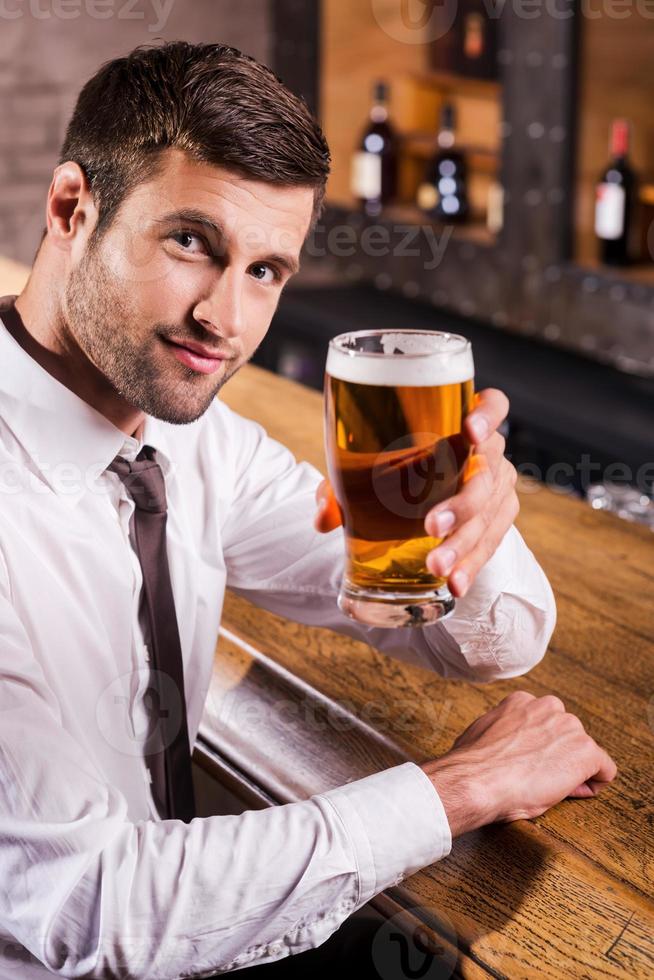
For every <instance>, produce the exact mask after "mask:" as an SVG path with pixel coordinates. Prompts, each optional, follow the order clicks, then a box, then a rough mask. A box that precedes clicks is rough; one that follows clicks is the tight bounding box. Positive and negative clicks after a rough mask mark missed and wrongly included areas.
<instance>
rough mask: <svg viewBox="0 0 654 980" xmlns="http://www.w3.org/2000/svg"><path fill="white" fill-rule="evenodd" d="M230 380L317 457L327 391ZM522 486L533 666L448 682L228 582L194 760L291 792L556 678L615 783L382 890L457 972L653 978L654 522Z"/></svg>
mask: <svg viewBox="0 0 654 980" xmlns="http://www.w3.org/2000/svg"><path fill="white" fill-rule="evenodd" d="M221 397H222V398H223V399H224V401H225V402H226V403H228V404H229V405H230V406H231V407H232V408H234V409H235V410H236V411H238V412H240V413H241V414H243V415H245V416H248V417H250V418H254V419H256V420H257V421H259V422H261V423H262V424H263V425H264V426H265V427H266V428H267V430H268V432H269V433H270V434H271V435H272V436H274V437H275V438H277V439H279V440H280V441H281V442H283V443H285V444H286V445H288V446H289V447H290V448H291V449H292V450H293V451H294V452H295V454H296V455H297V457H298V458H299V459H306V460H309V461H310V462H312V463H313V464H314V465H316V466H318V467H319V468H320V469H321V470H322V471H323V472H324V458H323V453H322V413H321V399H320V396H319V395H318V394H317V393H316V392H313V391H310V390H309V389H306V388H304V387H302V386H300V385H297V384H294V383H292V382H290V381H286V380H284V379H281V378H279V377H276V376H274V375H272V374H270V373H268V372H265V371H262V370H261V369H259V368H256V367H254V366H252V365H249V366H247V367H246V368H244V369H243V370H242V371H241V372H240V373H239V375H237V377H236V378H234V379H233V380H232V381H230V382H229V383H228V384H227V385H226V387H225V389H224V390H223V392H222V393H221ZM527 489H528V492H523V493H522V512H521V515H520V518H519V522H518V523H519V527H520V529H521V531H522V532H523V534H524V535H525V537H526V539H527V541H528V543H529V545H530V547H531V548H532V550H533V551H534V552H535V554H536V556H537V558H538V559H539V561H540V562H541V564H542V565H543V567H544V569H545V571H546V572H547V574H548V576H549V578H550V581H551V583H552V585H553V588H554V590H555V593H556V596H557V603H558V614H559V615H558V625H557V628H556V632H555V634H554V637H553V640H552V642H551V645H550V649H549V651H548V653H547V655H546V657H545V658H544V660H543V661H542V662H541V663H540V664H539V665H538V667H537V668H536V669H535V670H533V671H532V672H531V673H530V674H528V675H527V676H526V677H523V678H518V679H516V680H510V681H505V682H499V683H494V684H490V685H475V684H466V683H462V682H449V681H446V680H443V679H442V678H440V677H439V676H437V675H436V674H433V673H431V672H428V671H426V670H422V669H420V668H415V667H411V666H405V665H404V664H402V663H400V662H398V661H396V660H392V659H390V658H388V657H385V656H383V655H381V654H379V653H377V652H376V651H374V650H372V649H370V648H369V647H367V646H366V645H365V644H362V643H357V642H355V641H353V640H350V639H349V638H347V637H343V636H340V635H337V634H335V633H333V632H330V631H327V630H318V629H310V628H307V627H304V626H300V625H298V624H295V623H291V622H288V621H285V620H282V619H280V618H278V617H276V616H273V615H271V614H269V613H266V612H264V611H263V610H259V609H257V608H256V607H254V606H251V605H250V604H248V603H247V602H245V601H243V600H241V599H237V598H236V597H234V596H230V595H228V597H227V600H226V605H225V612H224V616H223V628H222V630H221V636H220V639H219V642H218V648H217V656H216V664H215V673H214V677H213V682H212V687H211V691H210V695H209V698H208V701H207V706H206V712H205V717H204V720H203V725H202V728H201V731H200V738H199V741H198V746H197V751H196V761H197V762H199V764H200V765H202V766H203V767H204V768H206V769H208V770H210V771H211V772H212V774H213V775H214V776H217V777H218V778H219V779H221V781H223V782H224V783H225V784H226V785H228V786H230V787H231V788H232V790H233V791H234V792H235V793H236V795H237V796H238V797H239V798H240V799H241V800H242V802H243V805H244V806H249V807H251V806H265V805H268V804H270V803H274V802H278V803H279V802H288V801H292V800H297V799H304V798H307V797H308V796H310V795H312V794H313V793H316V792H319V791H322V790H325V789H327V788H329V787H331V786H336V785H339V784H342V783H345V782H347V781H348V780H352V779H356V778H359V777H361V776H364V775H367V774H369V773H371V772H374V771H376V770H379V769H381V768H384V767H387V766H389V765H393V764H395V763H398V762H401V761H405V760H407V759H413V760H415V761H418V762H422V761H424V760H426V759H428V758H432V757H435V756H438V755H440V754H442V753H443V752H445V751H447V749H448V748H449V747H450V745H451V743H452V741H453V739H454V738H455V737H456V735H457V734H459V733H460V732H461V731H462V730H463V729H464V728H465V727H466V726H467V725H468V724H469V723H470V722H471V721H472V720H473V719H474V718H476V717H477V716H478V715H480V714H482V713H483V712H484V711H486V710H487V709H488V708H490V707H491V706H493V705H494V704H496V703H497V702H498V701H500V700H501V699H502V698H503V697H504V696H505V695H506V694H508V693H509V692H510V691H512V690H515V689H524V690H527V691H530V692H531V693H533V694H535V695H537V696H541V695H543V694H548V693H553V694H556V695H558V696H559V697H561V698H562V699H563V701H564V702H565V704H566V707H567V708H568V709H569V710H571V711H573V712H574V713H576V714H578V715H579V716H580V718H581V719H582V721H583V722H584V724H585V725H586V727H587V729H588V730H589V732H590V733H591V734H592V735H593V737H594V738H595V739H596V740H597V741H598V742H599V743H600V744H601V745H603V746H604V747H605V748H606V749H607V750H608V752H609V753H610V754H611V755H612V756H613V757H614V758H615V760H616V762H617V764H618V767H619V775H618V777H617V779H616V781H615V783H614V784H612V785H611V786H610V787H609V788H608V789H607V790H605V792H603V793H602V794H601V796H599V797H598V798H597V799H594V800H567V801H565V802H563V803H561V804H560V805H559V806H557V807H555V808H554V809H553V810H551V811H550V812H549V813H547V814H545V815H544V816H542V817H540V818H538V819H536V820H533V821H521V822H517V823H514V824H510V825H495V826H492V827H487V828H484V829H482V830H479V831H476V832H474V833H471V834H468V835H466V836H464V837H462V838H459V839H458V840H456V841H455V842H454V845H453V849H452V853H451V855H450V856H449V857H448V858H447V859H445V860H444V861H441V862H439V863H437V864H435V865H433V866H432V867H430V868H426V869H424V870H423V871H420V872H419V873H417V874H416V875H414V876H413V877H411V878H410V879H407V880H405V881H403V882H402V883H401V884H399V885H398V886H397V887H395V888H393V889H391V890H390V891H388V892H386V893H385V894H384V895H382V896H380V897H379V898H378V899H376V900H375V902H374V904H375V906H376V907H377V908H378V909H379V910H381V911H382V912H383V913H384V914H385V915H392V914H396V913H400V915H401V917H402V918H403V921H405V922H406V924H407V927H408V928H411V927H412V925H415V924H416V923H421V924H422V926H423V927H424V931H425V932H426V934H428V935H429V936H430V937H431V940H432V942H433V943H435V944H436V946H437V947H438V946H439V944H440V946H439V948H441V949H442V950H443V957H444V960H443V962H444V963H445V962H446V961H447V960H448V957H450V962H451V963H452V965H453V975H454V976H460V977H466V978H468V977H471V978H472V977H486V976H492V977H497V978H499V977H507V978H522V977H548V978H549V977H551V978H559V977H652V976H654V805H653V801H652V779H653V772H652V769H653V766H652V756H653V749H654V698H653V695H654V608H653V601H652V600H653V598H654V538H653V537H652V534H651V532H649V531H648V530H647V529H645V528H643V527H640V526H636V525H633V524H628V523H626V522H624V521H621V520H619V519H617V518H615V517H612V516H610V515H607V514H604V513H599V512H595V511H593V510H591V508H590V507H589V506H588V505H587V504H585V503H583V502H581V501H578V500H575V499H571V498H569V497H563V496H561V495H559V494H555V493H553V492H551V491H549V490H547V489H545V488H543V487H541V486H535V485H532V486H531V487H529V488H527ZM534 775H535V777H536V775H537V774H536V773H535V774H534ZM410 825H411V815H410V814H407V832H410Z"/></svg>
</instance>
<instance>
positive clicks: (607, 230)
mask: <svg viewBox="0 0 654 980" xmlns="http://www.w3.org/2000/svg"><path fill="white" fill-rule="evenodd" d="M625 203H626V194H625V190H624V187H619V186H618V184H598V185H597V200H596V202H595V234H596V235H597V237H598V238H603V239H605V240H606V241H615V240H616V239H618V238H622V235H623V233H624V213H625Z"/></svg>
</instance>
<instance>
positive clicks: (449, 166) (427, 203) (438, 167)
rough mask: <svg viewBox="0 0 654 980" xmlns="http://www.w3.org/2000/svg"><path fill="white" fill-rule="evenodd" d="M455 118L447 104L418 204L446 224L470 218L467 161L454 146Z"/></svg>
mask: <svg viewBox="0 0 654 980" xmlns="http://www.w3.org/2000/svg"><path fill="white" fill-rule="evenodd" d="M455 128H456V116H455V111H454V106H453V105H451V104H450V103H447V104H446V105H444V106H443V109H442V112H441V124H440V129H439V132H438V140H437V142H438V149H437V151H436V154H435V155H434V157H433V159H432V160H431V161H430V162H429V165H428V167H427V171H426V173H425V179H424V180H423V182H422V183H421V185H420V187H419V188H418V196H417V204H418V207H419V208H421V209H422V210H423V211H424V212H425V213H426V214H428V215H429V216H430V217H432V218H435V219H437V220H438V221H444V222H447V223H451V222H461V221H465V220H466V218H467V217H468V190H467V172H466V158H465V155H464V153H463V152H462V151H461V150H459V149H457V148H456V146H455V143H456V138H455Z"/></svg>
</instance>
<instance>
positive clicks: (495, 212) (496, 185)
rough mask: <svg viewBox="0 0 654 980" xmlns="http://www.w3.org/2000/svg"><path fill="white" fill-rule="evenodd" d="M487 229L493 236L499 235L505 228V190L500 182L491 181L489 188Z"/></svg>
mask: <svg viewBox="0 0 654 980" xmlns="http://www.w3.org/2000/svg"><path fill="white" fill-rule="evenodd" d="M486 227H487V228H488V230H489V232H490V233H491V235H499V233H500V232H501V231H502V228H503V227H504V188H503V187H502V185H501V184H500V182H499V180H493V181H491V183H490V184H489V187H488V192H487V197H486Z"/></svg>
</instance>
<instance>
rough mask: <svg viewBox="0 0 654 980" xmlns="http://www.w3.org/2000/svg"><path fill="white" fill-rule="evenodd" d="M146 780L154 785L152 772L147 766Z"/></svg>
mask: <svg viewBox="0 0 654 980" xmlns="http://www.w3.org/2000/svg"><path fill="white" fill-rule="evenodd" d="M145 781H146V783H150V785H152V773H151V772H150V770H149V769H148V767H147V766H146V767H145Z"/></svg>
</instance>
